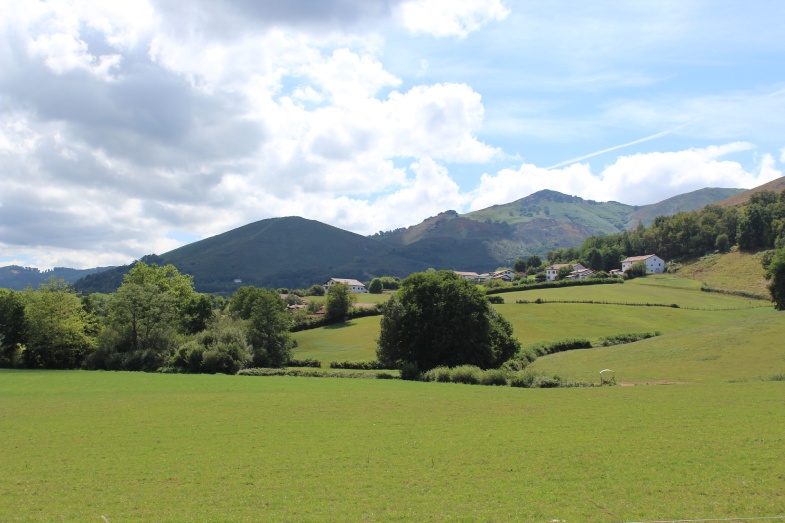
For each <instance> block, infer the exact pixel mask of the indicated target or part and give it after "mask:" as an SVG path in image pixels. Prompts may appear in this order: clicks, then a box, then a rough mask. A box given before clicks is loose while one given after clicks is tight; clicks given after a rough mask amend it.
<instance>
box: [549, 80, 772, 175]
mask: <svg viewBox="0 0 785 523" xmlns="http://www.w3.org/2000/svg"><path fill="white" fill-rule="evenodd" d="M783 93H785V89H779V90H778V91H774V92H773V93H768V94H764V95H761V96H756V97H755V98H751V99H749V100H747V101H746V102H743V103H740V104H737V105H747V104H749V103H752V102H756V101H758V100H763V99H765V98H773V97H775V96H779V95H781V94H783ZM703 118H705V116H704V115H699V116H696V117H695V118H693V119H691V120H689V121H687V122H685V123H683V124H681V125H677V126H676V127H674V128H673V129H668V130H667V131H661V132H659V133H656V134H652V135H649V136H645V137H643V138H639V139H637V140H633V141H631V142H627V143H623V144H621V145H614V146H613V147H608V148H607V149H602V150H601V151H595V152H593V153H589V154H584V155H583V156H578V157H577V158H572V159H570V160H566V161H563V162H559V163H557V164H555V165H551V166H550V167H546V169H556V168H558V167H564V166H565V165H569V164H572V163H575V162H580V161H582V160H587V159H589V158H594V157H595V156H599V155H601V154H605V153H609V152H611V151H616V150H617V149H624V148H625V147H630V146H631V145H637V144H639V143H644V142H649V141H651V140H656V139H657V138H662V137H663V136H667V135H669V134H672V133H675V132H676V131H678V130H679V129H682V128H684V127H686V126H688V125H691V124H693V123H695V122H697V121H698V120H702V119H703Z"/></svg>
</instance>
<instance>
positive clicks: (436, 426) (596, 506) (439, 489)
mask: <svg viewBox="0 0 785 523" xmlns="http://www.w3.org/2000/svg"><path fill="white" fill-rule="evenodd" d="M783 398H785V382H760V381H755V382H744V383H727V382H725V383H723V382H713V383H698V384H692V385H683V386H658V387H655V386H650V387H603V388H588V389H587V388H583V389H514V388H509V387H480V386H469V385H454V384H441V383H418V382H403V381H398V380H394V381H393V380H361V379H330V378H290V377H267V378H260V377H243V376H223V375H215V376H209V375H162V374H142V373H109V372H80V371H0V437H2V441H3V447H4V448H3V452H2V453H0V470H2V471H3V474H2V475H0V520H2V521H61V520H62V521H102V519H101V518H102V516H103V517H104V518H105V519H106V520H107V521H110V522H111V521H265V520H266V521H269V520H276V521H390V520H393V521H396V520H397V521H412V520H416V521H445V520H446V521H477V520H482V521H528V522H540V521H542V522H550V521H554V520H559V521H574V522H624V521H650V520H662V519H697V518H730V517H763V516H776V515H781V514H783V510H784V507H785V461H783V460H782V459H781V458H782V449H783V448H785V404H783Z"/></svg>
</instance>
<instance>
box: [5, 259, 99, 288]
mask: <svg viewBox="0 0 785 523" xmlns="http://www.w3.org/2000/svg"><path fill="white" fill-rule="evenodd" d="M108 269H110V268H109V267H96V268H94V269H69V268H67V267H55V268H54V269H51V270H48V271H42V270H40V269H37V268H35V267H20V266H19V265H8V266H6V267H0V288H2V289H13V290H16V291H21V290H24V289H26V288H27V287H32V288H34V289H36V288H38V286H39V285H40V284H42V283H46V282H47V281H48V280H49V278H55V279H61V278H62V279H63V280H65V281H66V282H68V283H74V282H76V281H77V280H79V279H80V278H83V277H85V276H87V275H89V274H94V273H100V272H102V271H106V270H108Z"/></svg>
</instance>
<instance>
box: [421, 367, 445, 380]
mask: <svg viewBox="0 0 785 523" xmlns="http://www.w3.org/2000/svg"><path fill="white" fill-rule="evenodd" d="M450 379H451V378H450V368H449V367H444V366H440V367H436V368H433V369H431V370H429V371H428V372H426V373H425V375H424V376H423V380H425V381H436V382H439V383H449V382H450Z"/></svg>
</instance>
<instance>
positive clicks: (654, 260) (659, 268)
mask: <svg viewBox="0 0 785 523" xmlns="http://www.w3.org/2000/svg"><path fill="white" fill-rule="evenodd" d="M638 262H644V263H645V264H646V273H647V274H659V273H662V272H665V261H664V260H663V259H662V258H660V257H659V256H657V255H656V254H646V255H645V256H630V257H629V258H626V259H624V260H622V261H621V270H622V272H624V271H626V270H627V269H629V268H630V267H632V266H633V265H635V264H636V263H638Z"/></svg>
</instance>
